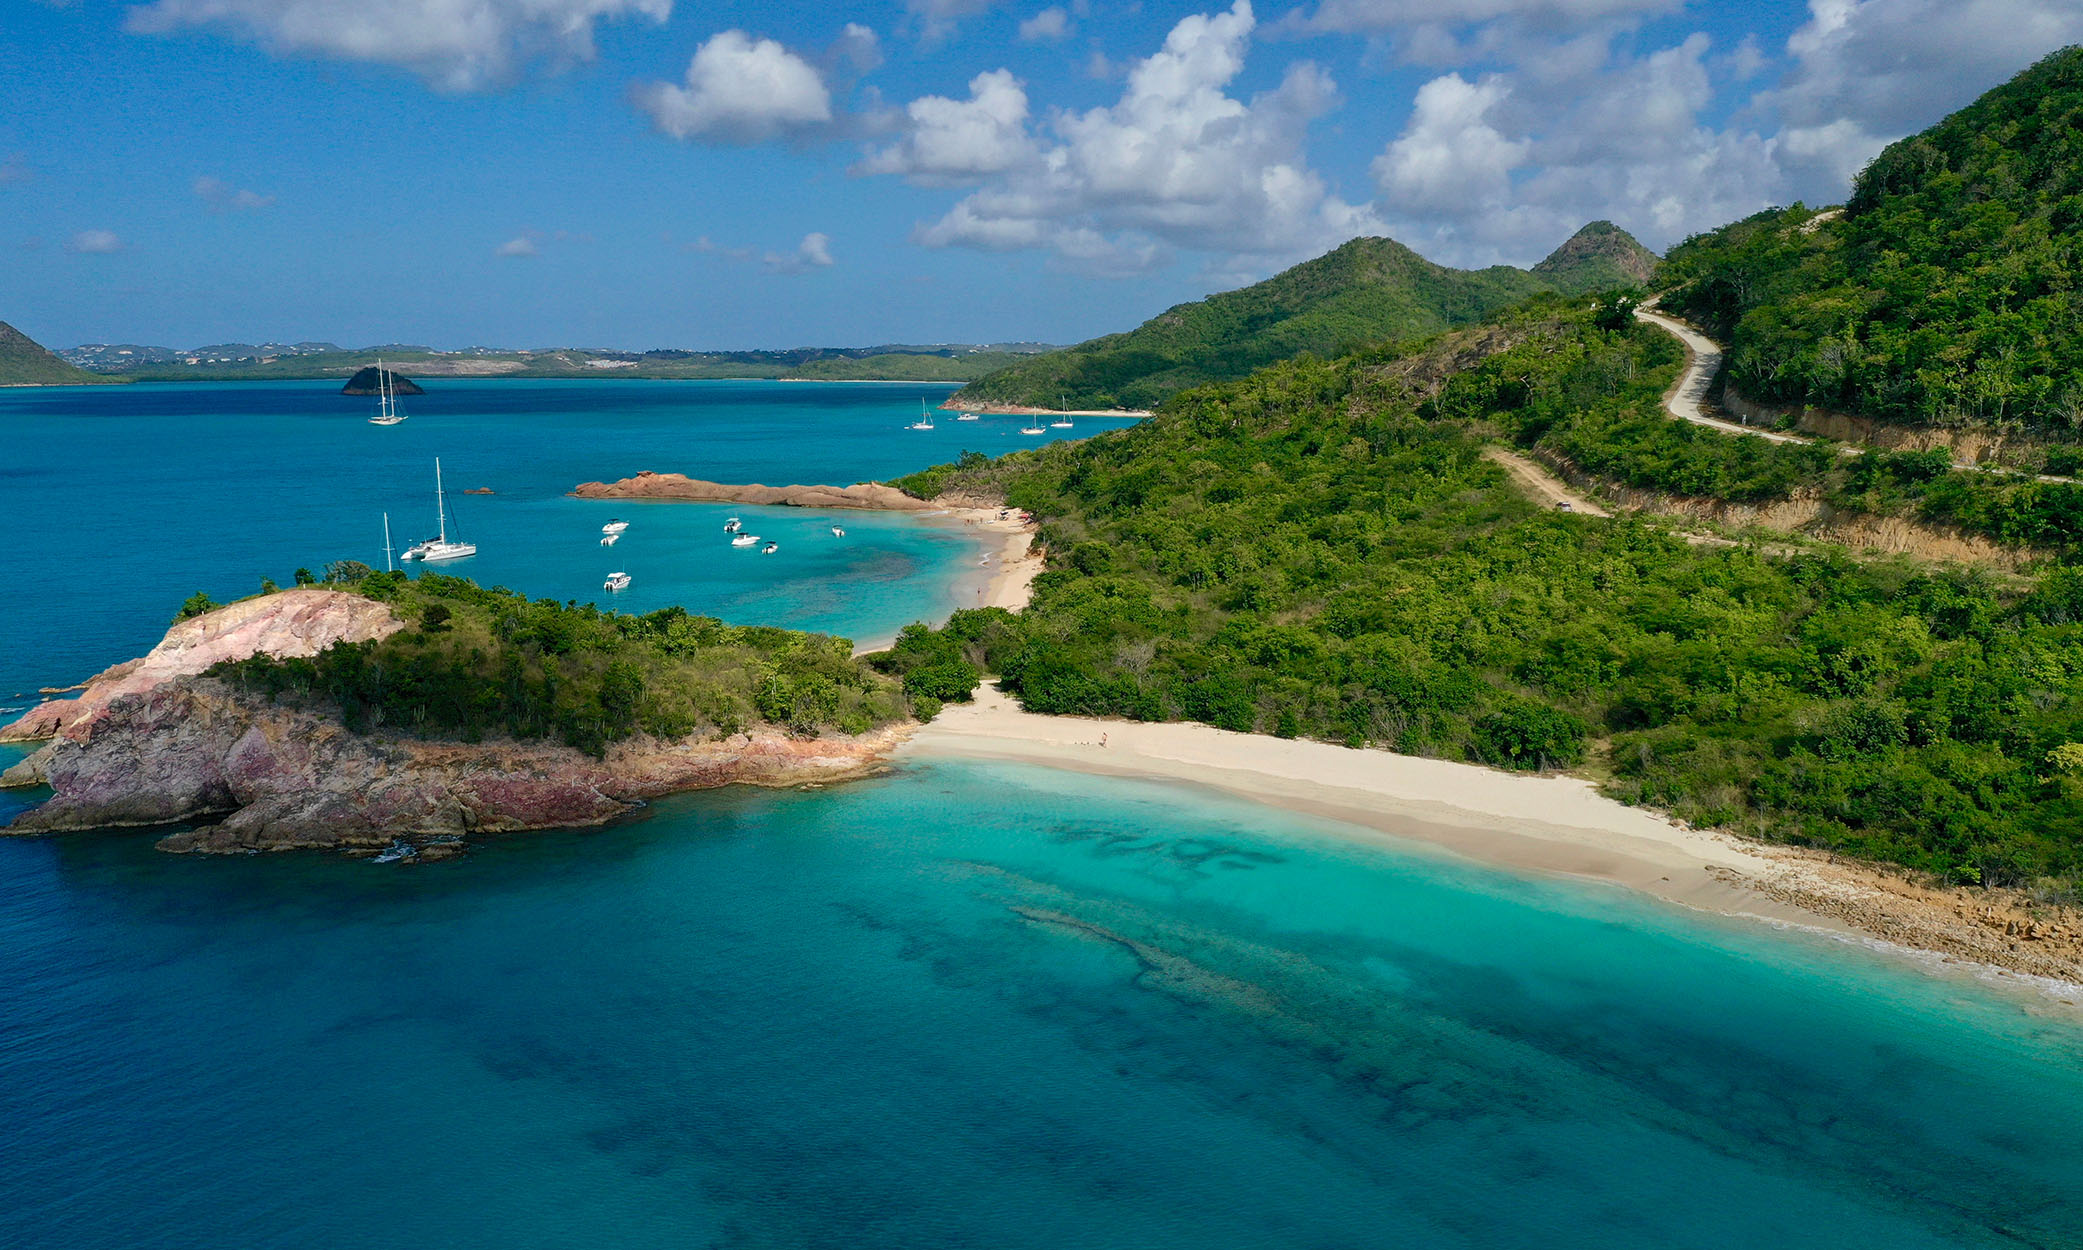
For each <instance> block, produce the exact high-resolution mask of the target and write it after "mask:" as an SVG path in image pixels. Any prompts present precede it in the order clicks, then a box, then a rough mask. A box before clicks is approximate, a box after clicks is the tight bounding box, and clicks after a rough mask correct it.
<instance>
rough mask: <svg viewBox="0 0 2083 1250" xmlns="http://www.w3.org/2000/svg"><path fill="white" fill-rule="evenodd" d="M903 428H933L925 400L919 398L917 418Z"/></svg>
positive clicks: (931, 417)
mask: <svg viewBox="0 0 2083 1250" xmlns="http://www.w3.org/2000/svg"><path fill="white" fill-rule="evenodd" d="M904 428H905V429H907V430H930V429H932V428H933V416H932V414H931V413H929V412H927V411H926V401H925V400H923V399H921V400H920V401H919V419H918V420H916V421H914V422H912V423H911V424H910V425H907V426H905V427H904Z"/></svg>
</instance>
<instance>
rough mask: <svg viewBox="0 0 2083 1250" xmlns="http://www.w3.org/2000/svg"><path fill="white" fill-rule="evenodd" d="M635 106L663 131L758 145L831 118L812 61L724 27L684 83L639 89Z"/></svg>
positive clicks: (822, 84) (828, 102)
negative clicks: (683, 84) (648, 115)
mask: <svg viewBox="0 0 2083 1250" xmlns="http://www.w3.org/2000/svg"><path fill="white" fill-rule="evenodd" d="M851 29H852V28H851V27H849V30H851ZM861 29H862V30H865V29H866V28H865V27H862V28H861ZM636 105H637V107H638V108H640V109H642V110H643V111H644V112H646V113H648V114H650V116H651V121H652V123H653V124H654V125H656V126H657V127H658V129H660V130H661V131H664V132H665V133H666V134H669V135H671V136H673V137H674V138H676V139H699V140H702V141H704V142H709V143H758V142H761V141H763V140H767V139H773V138H777V137H783V136H788V135H791V134H798V135H799V134H804V133H807V132H810V131H813V130H815V129H817V128H820V127H823V126H826V125H828V124H829V123H830V122H831V120H832V94H831V92H830V91H829V90H828V89H827V88H826V87H825V82H824V78H823V76H822V75H820V74H819V73H818V71H817V70H816V68H815V67H813V66H812V65H811V64H810V62H808V61H806V60H804V59H803V58H802V57H800V56H798V55H796V54H795V53H793V52H791V51H789V50H788V49H787V48H785V47H783V46H781V45H780V44H779V43H777V42H775V41H774V40H772V39H755V38H753V37H752V36H750V35H748V34H746V33H745V32H744V31H741V30H726V31H724V32H722V33H721V34H719V35H716V36H715V37H713V38H711V39H710V40H709V41H708V42H707V43H704V44H703V45H702V46H701V47H700V48H698V49H696V51H695V54H694V59H693V60H692V61H691V62H689V63H688V66H687V82H686V85H685V86H679V85H676V84H673V83H664V82H654V83H645V84H643V85H641V86H639V87H638V88H637V89H636Z"/></svg>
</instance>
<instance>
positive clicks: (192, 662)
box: [0, 586, 405, 742]
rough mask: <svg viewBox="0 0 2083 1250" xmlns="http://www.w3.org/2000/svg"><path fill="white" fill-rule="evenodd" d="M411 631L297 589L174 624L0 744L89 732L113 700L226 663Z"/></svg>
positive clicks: (385, 611) (359, 606) (360, 604)
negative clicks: (141, 652) (137, 654)
mask: <svg viewBox="0 0 2083 1250" xmlns="http://www.w3.org/2000/svg"><path fill="white" fill-rule="evenodd" d="M403 628H405V625H404V622H402V621H400V620H398V618H397V617H395V616H393V615H392V614H391V610H390V609H389V608H388V607H385V606H384V605H383V604H381V603H377V602H376V601H374V600H372V599H364V598H362V597H361V596H360V595H350V594H347V593H345V592H343V591H338V590H324V589H320V588H318V587H315V586H299V587H297V588H296V589H294V590H284V591H280V592H278V593H275V594H271V595H261V596H259V597H257V598H253V599H246V600H243V601H241V602H238V603H234V604H229V605H227V606H225V607H221V608H217V609H215V610H214V611H210V612H205V613H203V614H202V615H201V616H196V617H190V618H189V619H188V620H185V621H179V622H176V623H175V625H174V627H173V628H172V629H169V630H168V631H166V637H165V638H163V639H161V640H160V643H159V645H158V646H156V647H154V648H152V650H151V652H150V653H149V654H147V655H146V656H145V657H144V658H143V659H138V660H130V661H127V662H125V663H122V664H118V665H116V666H115V667H114V668H111V669H108V670H107V671H105V672H102V673H99V674H97V675H95V676H94V677H93V678H91V679H89V680H88V682H87V688H86V691H85V692H84V693H82V694H81V695H80V696H79V697H78V698H76V699H51V700H48V701H46V702H44V703H40V704H38V705H36V706H35V707H33V708H31V709H30V710H29V712H28V714H27V715H25V716H23V717H22V718H21V719H20V720H18V721H16V722H14V723H13V724H12V725H8V726H6V727H5V728H0V742H27V741H32V740H34V739H38V738H52V737H56V736H57V735H59V734H61V733H65V732H67V731H68V730H76V729H77V730H83V729H85V728H86V727H87V726H88V725H91V724H92V722H93V721H94V719H95V718H96V717H97V716H99V715H100V714H101V712H102V710H103V709H104V708H106V707H107V706H108V704H109V702H110V701H111V700H113V699H117V698H120V697H122V696H124V695H128V694H143V693H145V692H147V691H150V690H154V689H157V688H158V687H159V686H161V685H164V684H165V683H166V682H169V681H172V680H174V679H175V678H179V677H192V676H194V675H196V674H198V673H201V672H203V671H204V670H205V669H207V668H209V667H210V666H211V665H213V664H216V663H218V662H220V661H223V660H243V659H246V658H247V657H249V656H252V655H257V654H260V653H262V652H265V653H267V654H269V655H273V656H280V657H282V658H285V659H287V658H291V657H301V656H313V655H317V654H318V653H319V652H321V651H323V650H325V649H326V648H327V647H330V646H332V645H333V644H334V643H336V642H368V641H371V640H373V639H377V638H387V637H389V636H390V635H392V634H394V633H397V632H398V631H399V630H401V629H403Z"/></svg>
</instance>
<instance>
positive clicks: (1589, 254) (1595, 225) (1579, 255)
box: [1533, 221, 1656, 295]
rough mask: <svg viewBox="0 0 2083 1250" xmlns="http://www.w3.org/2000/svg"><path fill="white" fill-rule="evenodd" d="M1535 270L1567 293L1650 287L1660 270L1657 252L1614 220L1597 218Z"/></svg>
mask: <svg viewBox="0 0 2083 1250" xmlns="http://www.w3.org/2000/svg"><path fill="white" fill-rule="evenodd" d="M1533 272H1534V273H1535V274H1537V275H1539V276H1540V277H1542V278H1546V279H1547V280H1548V281H1549V282H1551V283H1553V284H1554V285H1555V288H1556V289H1557V290H1559V291H1561V292H1562V293H1563V294H1564V295H1588V294H1590V293H1591V292H1593V291H1610V290H1612V289H1614V288H1616V287H1638V286H1647V285H1648V284H1649V279H1650V276H1651V275H1653V274H1654V273H1655V272H1656V253H1655V252H1652V251H1650V250H1649V249H1648V248H1646V247H1643V246H1642V245H1641V243H1639V242H1637V241H1636V239H1635V236H1633V235H1631V234H1629V233H1628V232H1627V231H1625V230H1622V229H1621V228H1620V227H1618V226H1616V225H1614V224H1613V223H1612V222H1610V221H1594V222H1592V223H1591V224H1590V225H1588V226H1585V227H1584V228H1583V229H1582V230H1579V231H1577V232H1576V233H1575V234H1573V235H1571V236H1570V237H1569V241H1568V242H1566V243H1564V244H1563V245H1562V246H1561V247H1558V248H1556V249H1555V250H1554V251H1553V252H1552V253H1550V254H1549V256H1548V258H1547V259H1546V260H1544V261H1542V262H1541V263H1540V264H1538V265H1535V266H1534V267H1533Z"/></svg>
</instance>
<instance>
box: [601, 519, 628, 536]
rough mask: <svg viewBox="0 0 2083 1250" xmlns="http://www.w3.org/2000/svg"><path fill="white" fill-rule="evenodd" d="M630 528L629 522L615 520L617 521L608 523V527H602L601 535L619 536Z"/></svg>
mask: <svg viewBox="0 0 2083 1250" xmlns="http://www.w3.org/2000/svg"><path fill="white" fill-rule="evenodd" d="M628 528H629V522H627V521H620V520H615V521H609V522H608V523H607V524H606V525H603V526H601V527H600V532H601V533H603V534H619V533H621V532H622V531H623V530H626V529H628Z"/></svg>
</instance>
